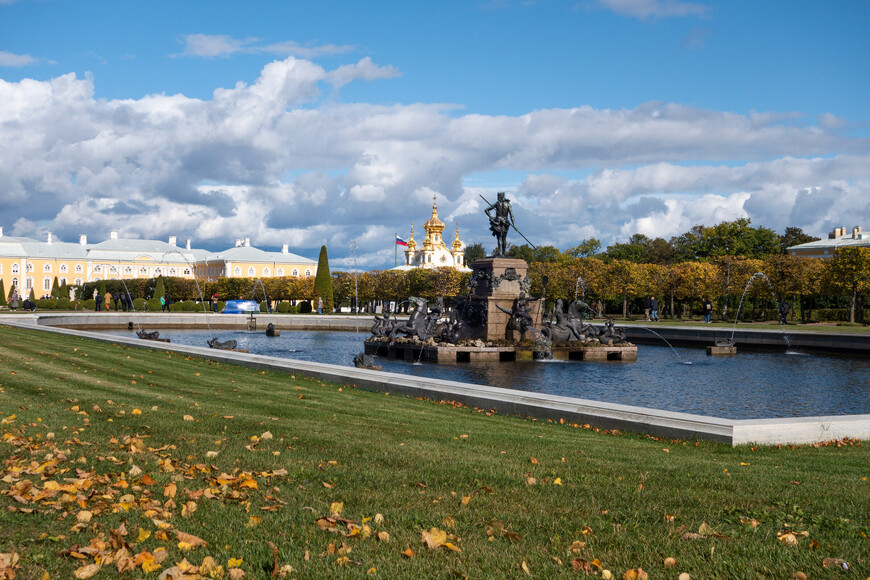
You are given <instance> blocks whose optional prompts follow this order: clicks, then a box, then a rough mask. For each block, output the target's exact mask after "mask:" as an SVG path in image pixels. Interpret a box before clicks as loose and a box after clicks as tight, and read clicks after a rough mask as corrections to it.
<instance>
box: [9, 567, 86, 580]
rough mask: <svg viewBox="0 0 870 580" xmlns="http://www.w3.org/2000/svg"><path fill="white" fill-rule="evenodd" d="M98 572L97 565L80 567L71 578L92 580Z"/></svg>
mask: <svg viewBox="0 0 870 580" xmlns="http://www.w3.org/2000/svg"><path fill="white" fill-rule="evenodd" d="M99 571H100V565H99V564H88V565H87V566H82V567H81V568H79V569H77V570H76V571H75V572H73V576H75V577H76V578H79V579H82V578H92V577H93V576H94V574H96V573H97V572H99ZM9 578H14V576H9Z"/></svg>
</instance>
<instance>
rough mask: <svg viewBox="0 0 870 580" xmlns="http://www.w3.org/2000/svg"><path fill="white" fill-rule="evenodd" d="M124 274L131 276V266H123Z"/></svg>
mask: <svg viewBox="0 0 870 580" xmlns="http://www.w3.org/2000/svg"><path fill="white" fill-rule="evenodd" d="M124 274H129V275H131V276H132V275H133V266H124Z"/></svg>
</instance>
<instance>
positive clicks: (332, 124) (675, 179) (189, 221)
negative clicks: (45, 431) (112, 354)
mask: <svg viewBox="0 0 870 580" xmlns="http://www.w3.org/2000/svg"><path fill="white" fill-rule="evenodd" d="M868 23H870V3H868V2H866V1H863V0H862V1H848V0H843V1H838V2H835V3H822V2H773V1H771V2H743V1H728V2H705V1H697V2H683V1H680V0H579V1H558V0H552V1H546V0H541V1H526V2H514V1H510V0H503V1H499V0H486V1H482V2H475V1H464V2H458V1H457V2H443V1H442V2H373V3H358V2H328V1H326V2H275V1H253V2H246V3H244V4H241V3H237V2H224V1H209V2H202V1H186V2H163V1H157V2H148V3H127V2H114V3H109V2H93V1H81V2H69V1H60V0H12V1H10V0H0V200H2V204H0V225H2V226H4V231H5V232H6V234H7V235H9V234H14V235H30V236H34V237H42V236H44V235H45V234H46V233H47V232H49V231H52V232H53V233H54V234H55V235H56V236H60V237H61V238H62V239H66V240H68V241H76V240H77V239H78V234H79V233H86V234H88V235H89V238H91V239H96V240H99V239H102V238H103V237H104V236H105V235H106V233H107V232H108V231H109V230H111V229H117V230H120V231H121V234H122V235H124V236H128V237H159V238H166V237H168V236H169V235H176V236H178V237H179V239H184V238H192V240H193V243H194V245H198V246H202V247H209V248H220V247H223V246H225V245H228V244H230V245H231V244H232V243H233V241H234V240H235V239H236V238H238V237H250V238H251V239H252V242H253V243H255V244H256V245H258V246H261V247H271V248H274V247H277V246H280V245H281V244H282V243H290V245H291V247H292V248H293V249H294V250H295V251H296V252H297V253H300V254H303V255H309V256H312V257H314V256H316V255H317V251H318V249H319V247H320V245H321V244H324V243H325V244H327V247H328V248H329V251H330V258H331V261H334V262H337V263H338V264H339V265H340V264H341V262H342V260H343V259H344V258H345V257H346V256H347V254H348V244H349V242H350V240H354V239H355V240H357V242H358V245H359V250H358V254H359V259H360V261H361V262H362V264H363V265H364V266H365V267H370V268H376V267H388V266H391V265H392V258H393V247H392V245H391V243H392V239H393V233H394V232H399V234H400V235H403V236H407V234H408V229H409V226H410V222H411V221H414V222H415V223H417V224H421V223H422V222H423V221H425V220H426V219H427V218H428V216H429V213H430V210H431V200H432V196H433V195H437V196H438V204H439V206H438V207H439V215H440V216H441V218H442V220H444V221H445V222H448V223H449V224H450V226H451V228H452V224H453V222H458V223H459V227H460V232H461V237H462V239H463V240H464V241H466V242H482V243H484V244H485V245H486V246H487V247H488V248H491V247H492V245H493V243H492V238H491V237H490V236H489V235H488V232H487V229H486V220H485V217H483V216H482V213H481V208H480V205H479V203H478V200H479V198H478V194H479V193H483V194H494V192H495V191H496V190H498V189H504V190H507V191H508V196H509V197H511V198H513V199H514V200H515V203H514V205H515V213H516V214H517V220H518V223H521V224H523V226H524V227H523V228H522V229H523V232H524V233H525V234H526V235H527V236H529V237H530V238H531V239H532V240H533V241H535V242H536V243H538V242H539V243H541V244H553V245H556V246H557V247H560V248H566V247H569V246H572V245H576V244H577V243H579V242H580V241H582V240H583V239H585V238H588V237H596V238H599V239H601V240H602V241H603V242H604V243H605V245H606V244H609V243H612V242H614V241H625V240H626V239H627V238H628V237H629V236H630V235H631V234H633V233H636V232H641V233H645V234H647V235H650V236H659V235H660V236H663V237H665V238H668V237H670V236H672V235H678V234H680V233H682V232H684V231H686V230H688V229H689V228H690V227H691V226H692V225H694V224H696V223H701V224H706V225H712V224H714V223H717V222H718V221H722V220H723V219H735V218H737V217H749V218H751V219H752V221H753V223H754V224H758V225H765V226H768V227H772V228H774V229H777V230H778V231H782V230H783V229H784V228H785V227H786V226H792V225H794V226H799V227H802V228H804V229H805V230H806V231H808V232H810V233H813V234H815V235H819V236H821V235H823V234H825V233H827V231H829V230H830V228H832V227H834V226H839V225H846V226H848V227H851V226H852V225H863V226H864V227H870V220H868V217H870V205H868V201H867V200H868V199H870V196H868V195H867V194H868V189H870V179H868V178H870V163H868V160H870V151H868V148H870V147H868V146H870V139H868V123H870V118H868V112H867V106H866V104H865V103H866V96H867V95H868V94H870V91H868V89H870V86H868V85H870V80H868V75H867V74H866V71H867V70H868V68H870V40H868V35H867V34H866V26H867V24H868ZM852 222H855V223H852ZM419 232H420V228H419V226H418V227H417V229H416V231H415V233H416V234H417V237H419ZM448 238H449V239H448V241H452V236H448ZM513 241H515V242H516V243H521V241H520V240H513Z"/></svg>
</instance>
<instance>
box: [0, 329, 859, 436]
mask: <svg viewBox="0 0 870 580" xmlns="http://www.w3.org/2000/svg"><path fill="white" fill-rule="evenodd" d="M2 324H6V325H8V326H12V327H16V328H22V329H28V330H36V331H41V332H53V333H55V334H63V335H67V336H80V337H84V338H90V339H94V340H99V341H101V342H112V343H118V344H124V345H127V346H132V347H136V348H148V349H152V350H160V351H171V352H179V353H185V354H192V355H196V356H199V357H202V358H206V359H209V360H214V361H220V362H224V363H233V364H238V365H242V366H247V367H250V368H256V369H259V370H273V371H278V372H287V373H296V374H301V375H303V376H309V377H315V378H318V379H320V380H326V381H331V382H336V383H340V384H348V385H354V386H356V387H357V388H362V389H366V390H370V391H375V392H385V393H394V394H401V395H406V396H410V397H423V398H430V399H436V400H448V401H455V402H459V403H462V404H464V405H468V406H473V407H478V408H482V409H492V410H495V411H496V412H497V413H500V414H508V415H518V416H521V417H530V418H534V419H538V420H542V419H543V420H547V419H549V420H553V421H559V420H564V421H565V422H568V423H578V424H582V425H590V426H592V427H597V428H600V429H621V430H626V431H632V432H636V433H648V434H650V435H654V436H659V437H668V438H679V439H705V440H712V441H718V442H721V443H726V444H729V445H732V446H735V445H744V444H759V445H777V444H812V443H819V442H823V441H829V440H832V439H843V438H847V437H848V438H853V439H862V440H870V415H830V416H819V417H796V418H773V419H743V420H740V419H724V418H720V417H710V416H705V415H693V414H690V413H679V412H672V411H665V410H661V409H649V408H646V407H637V406H633V405H622V404H617V403H606V402H601V401H591V400H586V399H575V398H571V397H562V396H558V395H547V394H542V393H530V392H525V391H515V390H512V389H504V388H500V387H491V386H485V385H473V384H469V383H461V382H457V381H445V380H441V379H431V378H426V377H411V376H407V375H402V374H398V373H389V372H381V371H368V370H364V369H357V368H355V367H346V366H340V365H332V364H326V363H314V362H307V361H299V360H293V359H285V358H278V357H271V356H266V355H256V354H246V353H238V352H227V351H219V350H213V349H209V348H205V347H196V346H188V345H181V344H171V343H169V344H165V343H161V344H159V345H157V344H154V343H150V342H147V341H143V340H140V339H138V338H127V337H123V336H117V335H105V334H101V333H96V332H89V331H83V330H72V329H65V328H57V327H50V326H42V325H36V324H33V323H32V322H31V323H29V324H28V323H23V321H22V323H19V322H9V321H4V322H3V323H2Z"/></svg>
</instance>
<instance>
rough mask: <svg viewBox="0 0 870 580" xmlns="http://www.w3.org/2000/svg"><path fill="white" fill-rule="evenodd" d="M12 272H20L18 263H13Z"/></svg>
mask: <svg viewBox="0 0 870 580" xmlns="http://www.w3.org/2000/svg"><path fill="white" fill-rule="evenodd" d="M12 273H13V274H17V273H18V264H12Z"/></svg>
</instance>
